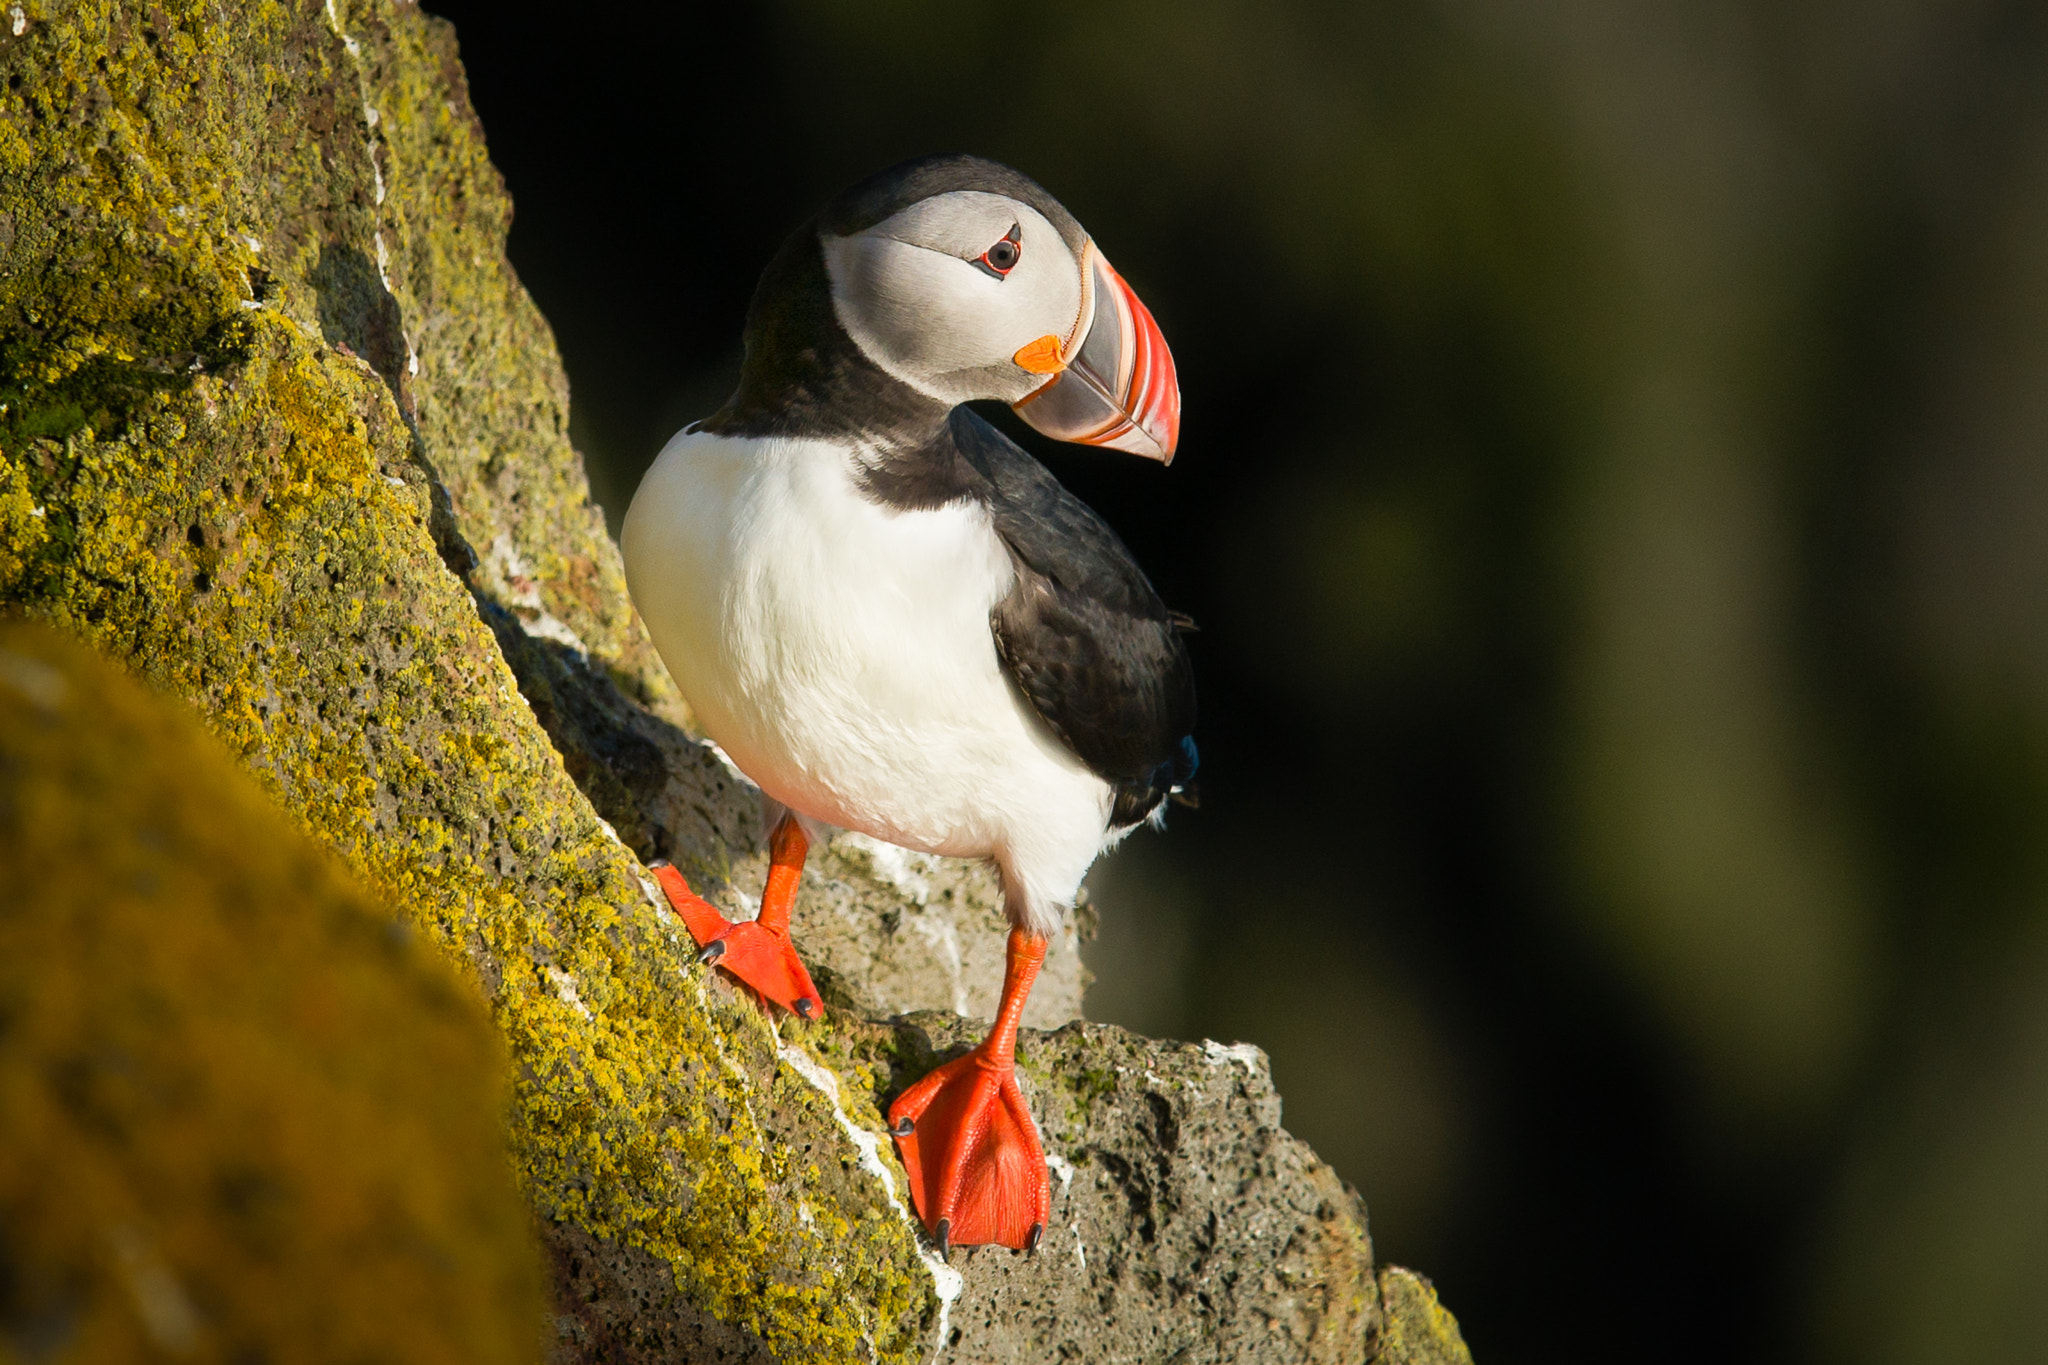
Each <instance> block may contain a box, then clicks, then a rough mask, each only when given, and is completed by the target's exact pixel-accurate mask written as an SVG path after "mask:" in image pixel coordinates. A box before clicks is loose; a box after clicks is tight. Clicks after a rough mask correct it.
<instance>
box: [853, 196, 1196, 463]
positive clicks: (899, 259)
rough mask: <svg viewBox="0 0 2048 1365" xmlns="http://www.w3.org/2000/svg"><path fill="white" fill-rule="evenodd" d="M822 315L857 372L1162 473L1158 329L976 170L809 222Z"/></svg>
mask: <svg viewBox="0 0 2048 1365" xmlns="http://www.w3.org/2000/svg"><path fill="white" fill-rule="evenodd" d="M818 241H819V244H820V247H821V249H822V252H823V255H824V264H825V270H826V274H827V276H828V277H829V280H830V283H831V297H832V308H833V312H834V313H835V315H836V316H837V319H838V321H839V324H840V326H841V327H843V328H844V329H845V331H846V334H847V335H848V336H849V337H851V338H852V340H853V342H854V344H855V345H856V346H857V347H858V348H859V349H860V351H861V352H862V354H864V355H865V356H866V357H867V359H868V360H870V361H871V362H873V363H874V364H875V365H876V366H878V367H879V368H881V369H882V370H884V371H886V372H887V373H888V374H889V375H891V376H893V377H894V378H895V379H897V380H899V381H900V382H902V383H903V384H905V385H908V386H909V387H910V388H912V389H915V390H916V391H917V392H919V393H920V394H923V395H924V396H926V397H928V398H930V399H933V400H936V401H938V402H941V403H944V404H946V405H948V406H952V405H955V404H958V403H964V402H968V401H970V400H974V399H999V400H1001V401H1002V402H1005V403H1008V404H1010V405H1011V407H1012V408H1013V409H1015V411H1016V412H1017V414H1018V416H1020V417H1022V418H1023V419H1024V420H1025V421H1026V422H1028V423H1029V424H1030V425H1031V426H1033V427H1035V428H1036V429H1037V430H1039V431H1041V432H1044V433H1045V434H1046V435H1048V436H1051V437H1053V438H1054V439H1056V440H1061V441H1076V442H1080V443H1082V444H1086V445H1099V446H1107V447H1110V448H1112V449H1116V450H1122V451H1126V452H1128V453H1130V454H1133V455H1143V456H1145V457H1147V458H1149V459H1154V460H1159V461H1161V462H1162V463H1164V462H1169V461H1171V460H1172V459H1173V452H1174V446H1175V444H1176V443H1177V442H1178V440H1179V438H1180V385H1179V382H1178V380H1177V378H1176V377H1175V374H1174V368H1173V357H1172V355H1171V354H1170V353H1169V352H1168V351H1167V349H1166V339H1165V338H1164V337H1163V336H1162V335H1160V331H1159V324H1158V323H1156V322H1154V321H1153V320H1152V314H1151V312H1150V311H1149V310H1148V309H1147V308H1146V307H1145V305H1144V304H1143V303H1140V302H1139V301H1138V296H1137V295H1136V294H1135V293H1133V292H1132V291H1131V287H1130V286H1129V285H1128V284H1126V283H1124V280H1123V277H1122V276H1121V275H1119V274H1117V272H1116V271H1115V270H1114V269H1113V268H1111V266H1110V264H1109V261H1108V260H1107V259H1106V258H1104V256H1103V254H1102V252H1101V251H1100V250H1099V249H1098V248H1097V247H1096V245H1095V243H1094V241H1093V240H1092V239H1091V238H1090V237H1089V236H1088V234H1087V233H1086V232H1084V231H1082V229H1081V225H1080V224H1079V223H1077V222H1076V221H1075V220H1074V217H1073V215H1072V214H1070V213H1068V212H1067V211H1066V209H1065V208H1063V207H1061V205H1060V204H1059V203H1058V201H1056V200H1055V199H1053V197H1052V196H1051V195H1049V194H1047V193H1046V192H1045V191H1044V190H1043V189H1041V188H1039V186H1038V185H1036V184H1035V183H1033V182H1032V181H1031V180H1029V179H1027V178H1026V177H1024V176H1022V175H1020V174H1018V173H1017V172H1015V171H1013V170H1011V169H1009V168H1008V167H1007V166H1002V165H999V164H997V163H995V162H992V161H984V160H982V159H980V158H978V157H966V156H948V157H927V158H924V159H922V160H919V161H912V162H907V163H905V164H904V165H901V166H897V167H894V168H892V169H890V170H887V171H884V172H882V173H881V174H879V175H877V176H874V177H871V178H870V179H868V180H866V181H863V182H862V183H861V184H859V185H856V186H854V187H853V188H852V189H850V190H848V191H847V192H846V193H844V194H842V195H840V196H839V197H838V198H837V199H835V200H834V201H833V202H832V204H830V205H829V206H827V208H826V210H825V211H824V212H823V213H822V214H821V215H820V216H819V222H818Z"/></svg>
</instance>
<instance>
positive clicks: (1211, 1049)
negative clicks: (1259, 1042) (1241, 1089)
mask: <svg viewBox="0 0 2048 1365" xmlns="http://www.w3.org/2000/svg"><path fill="white" fill-rule="evenodd" d="M1202 1055H1203V1056H1204V1057H1206V1058H1207V1059H1208V1061H1209V1065H1211V1066H1227V1065H1229V1064H1230V1063H1231V1062H1241V1063H1243V1065H1244V1072H1245V1075H1247V1076H1256V1075H1258V1074H1259V1068H1260V1067H1261V1066H1263V1065H1265V1061H1266V1054H1265V1053H1263V1052H1260V1051H1259V1049H1258V1047H1257V1046H1256V1045H1254V1044H1252V1043H1230V1044H1227V1045H1226V1044H1223V1043H1219V1042H1217V1041H1216V1040H1215V1039H1213V1038H1204V1039H1203V1040H1202Z"/></svg>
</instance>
